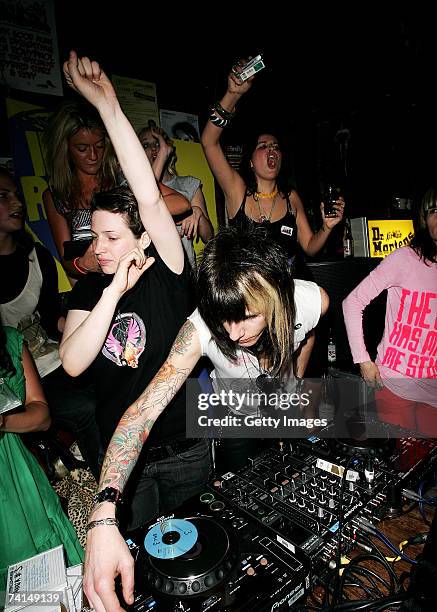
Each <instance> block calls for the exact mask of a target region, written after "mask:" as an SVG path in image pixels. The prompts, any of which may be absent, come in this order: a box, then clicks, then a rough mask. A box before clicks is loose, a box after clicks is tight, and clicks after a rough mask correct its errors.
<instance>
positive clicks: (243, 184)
mask: <svg viewBox="0 0 437 612" xmlns="http://www.w3.org/2000/svg"><path fill="white" fill-rule="evenodd" d="M243 63H244V62H242V61H240V62H239V63H238V64H236V65H235V66H234V67H233V69H232V70H231V71H230V73H229V75H228V85H227V90H226V92H225V94H224V96H223V97H222V98H221V100H220V101H218V102H216V103H215V104H214V105H212V106H211V108H210V111H209V120H208V121H207V123H206V125H205V128H204V130H203V133H202V136H201V142H202V146H203V150H204V152H205V156H206V159H207V161H208V164H209V167H210V168H211V171H212V173H213V174H214V176H215V178H216V180H217V182H218V184H219V185H220V187H221V189H222V190H223V193H224V196H225V204H226V211H227V215H228V219H229V224H230V225H233V226H234V227H237V228H239V229H241V230H243V231H245V230H247V229H248V228H249V227H250V226H253V225H260V224H261V225H264V226H265V227H266V230H267V231H268V233H269V235H270V237H271V239H272V240H275V241H276V242H278V243H279V244H281V246H282V247H283V248H284V249H285V251H286V252H287V254H288V256H289V258H290V259H294V258H295V256H296V250H297V245H298V244H299V245H300V246H301V247H302V249H303V251H304V252H305V254H306V255H309V256H314V255H316V253H318V252H319V251H320V249H321V248H322V247H323V246H324V244H325V243H326V241H327V239H328V237H329V235H330V233H331V230H332V229H333V227H335V225H337V224H338V223H340V221H341V220H342V218H343V212H344V206H345V203H344V200H343V198H342V197H339V198H338V200H337V203H336V204H335V207H334V209H335V213H336V216H335V217H326V216H325V214H324V204H323V203H322V204H321V206H320V208H321V213H322V220H323V223H322V227H321V228H320V230H319V231H318V232H316V233H314V232H313V231H312V229H311V227H310V225H309V223H308V220H307V217H306V214H305V209H304V206H303V203H302V200H301V198H300V197H299V194H298V193H297V191H296V190H295V189H292V190H290V189H289V188H288V187H287V180H286V177H285V176H284V170H286V169H285V168H284V167H283V164H282V161H283V159H282V152H281V146H280V143H279V140H278V138H277V137H276V136H275V135H274V134H271V133H263V132H260V131H257V132H255V131H254V138H253V143H252V144H251V145H250V146H248V147H247V154H246V155H245V156H244V157H243V160H242V163H241V166H240V168H241V170H240V172H237V170H235V169H234V168H233V167H232V166H231V165H230V163H229V162H228V160H227V159H226V157H225V154H224V152H223V150H222V147H221V145H220V139H221V136H222V133H223V129H224V128H226V127H228V126H229V125H230V123H231V121H232V120H233V117H234V115H235V112H236V107H237V104H238V103H239V101H240V100H241V98H242V97H243V96H244V95H245V94H246V93H247V92H248V91H249V89H250V88H251V87H252V81H253V79H254V78H256V77H250V78H249V79H247V80H246V81H241V80H240V78H239V76H238V75H239V73H240V72H241V71H242V65H243Z"/></svg>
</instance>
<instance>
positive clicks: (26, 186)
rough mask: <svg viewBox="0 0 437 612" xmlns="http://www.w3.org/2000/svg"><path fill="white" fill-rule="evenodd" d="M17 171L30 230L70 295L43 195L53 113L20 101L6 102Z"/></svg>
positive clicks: (60, 286)
mask: <svg viewBox="0 0 437 612" xmlns="http://www.w3.org/2000/svg"><path fill="white" fill-rule="evenodd" d="M6 111H7V117H8V126H9V136H10V141H11V148H12V159H13V169H14V174H15V178H16V180H17V183H18V184H19V185H20V188H21V192H22V194H23V198H24V202H25V204H26V229H27V230H28V231H30V232H31V234H32V236H33V238H34V239H35V240H37V241H39V242H42V243H43V244H44V246H45V247H46V248H47V249H48V250H49V251H50V252H51V254H52V255H53V257H54V258H55V261H56V267H57V269H58V286H59V291H69V290H70V289H71V285H70V282H69V280H68V278H67V276H66V274H65V272H64V269H63V268H62V266H61V264H60V261H59V255H58V252H57V250H56V246H55V243H54V241H53V237H52V233H51V231H50V227H49V224H48V221H47V217H46V213H45V209H44V205H43V201H42V194H43V193H44V191H45V190H46V189H47V187H48V183H47V171H46V168H45V164H44V158H43V154H42V147H41V136H42V132H43V131H44V129H45V127H46V125H47V120H48V118H49V116H50V111H49V110H47V109H45V108H41V107H40V106H35V105H34V104H28V103H27V102H19V101H18V100H12V99H10V98H8V99H6Z"/></svg>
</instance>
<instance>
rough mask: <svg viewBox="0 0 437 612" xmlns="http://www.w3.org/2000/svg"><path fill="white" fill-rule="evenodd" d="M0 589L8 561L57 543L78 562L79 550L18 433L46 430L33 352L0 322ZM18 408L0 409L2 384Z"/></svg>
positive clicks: (46, 414)
mask: <svg viewBox="0 0 437 612" xmlns="http://www.w3.org/2000/svg"><path fill="white" fill-rule="evenodd" d="M0 378H2V379H3V381H4V383H3V384H2V385H0V591H3V590H5V585H6V577H7V570H8V566H9V565H11V564H12V563H16V562H17V561H21V560H23V559H26V558H28V557H32V556H33V555H36V554H38V553H40V552H43V551H45V550H49V549H50V548H53V547H55V546H59V545H60V544H63V545H64V548H65V552H66V555H67V562H68V565H75V564H76V563H81V562H82V560H83V551H82V548H81V546H80V544H79V541H78V539H77V536H76V533H75V531H74V529H73V526H72V525H71V523H70V522H69V521H68V519H67V517H66V516H65V514H64V512H63V510H62V507H61V504H60V501H59V498H58V496H57V495H56V493H55V492H54V491H53V489H52V487H51V485H50V483H49V481H48V480H47V477H46V475H45V474H44V472H43V470H42V469H41V467H40V466H39V464H38V462H37V461H36V459H35V458H34V457H33V455H32V454H31V453H30V452H29V451H28V450H27V448H26V447H25V446H24V444H23V442H22V440H21V438H20V436H19V435H17V434H19V433H25V432H30V431H41V430H46V429H48V427H49V425H50V415H49V408H48V405H47V402H46V400H45V398H44V394H43V391H42V388H41V384H40V381H39V377H38V372H37V370H36V368H35V365H34V363H33V361H32V357H31V355H30V353H29V351H28V350H27V348H26V346H25V345H23V338H22V336H21V334H20V333H19V332H18V331H17V330H16V329H13V328H12V327H3V326H2V325H1V321H0ZM5 383H6V384H7V386H8V390H9V391H12V393H13V394H14V395H15V396H16V397H17V398H18V400H20V402H21V404H22V405H21V407H20V408H18V409H14V410H12V411H8V412H3V413H1V409H2V408H4V406H5V399H4V397H5V396H4V395H2V392H1V387H3V385H4V384H5Z"/></svg>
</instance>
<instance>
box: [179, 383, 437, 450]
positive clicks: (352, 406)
mask: <svg viewBox="0 0 437 612" xmlns="http://www.w3.org/2000/svg"><path fill="white" fill-rule="evenodd" d="M264 382H265V381H264ZM273 382H275V381H273ZM271 383H272V381H269V380H267V384H264V386H261V385H260V383H259V381H258V380H247V379H226V380H223V379H220V380H217V379H216V380H214V381H213V382H211V381H210V380H207V381H206V382H205V380H204V381H201V384H199V380H198V379H189V380H188V381H187V410H186V425H187V437H192V438H205V437H207V438H302V437H306V436H308V435H309V434H312V433H314V432H317V435H318V436H319V437H322V438H353V439H360V440H363V439H366V438H381V439H386V438H387V437H390V438H403V437H405V436H408V435H410V436H415V437H430V436H429V435H427V433H426V432H425V433H424V432H423V431H420V429H418V428H417V427H413V428H411V429H409V430H405V429H402V428H401V427H400V426H399V425H398V424H395V423H389V422H386V420H385V419H384V416H383V415H381V413H380V412H378V407H377V402H375V394H374V390H373V389H370V388H369V387H368V386H367V385H366V384H365V383H364V382H363V380H362V379H361V378H360V377H358V376H353V375H340V376H338V377H335V378H334V377H331V378H318V379H316V378H312V379H305V380H304V381H302V382H300V383H298V384H296V381H289V383H288V384H287V385H286V386H285V387H286V388H284V387H283V386H280V385H279V384H278V385H276V386H275V385H274V384H271ZM405 384H406V392H407V393H408V390H409V386H410V385H411V382H410V381H408V380H406V381H405ZM436 392H437V388H436ZM430 410H431V411H432V413H430V418H431V419H437V410H436V409H435V408H431V407H430Z"/></svg>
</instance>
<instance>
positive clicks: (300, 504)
mask: <svg viewBox="0 0 437 612" xmlns="http://www.w3.org/2000/svg"><path fill="white" fill-rule="evenodd" d="M297 505H298V506H299V508H305V500H304V499H300V500H299V501H298V502H297Z"/></svg>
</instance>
